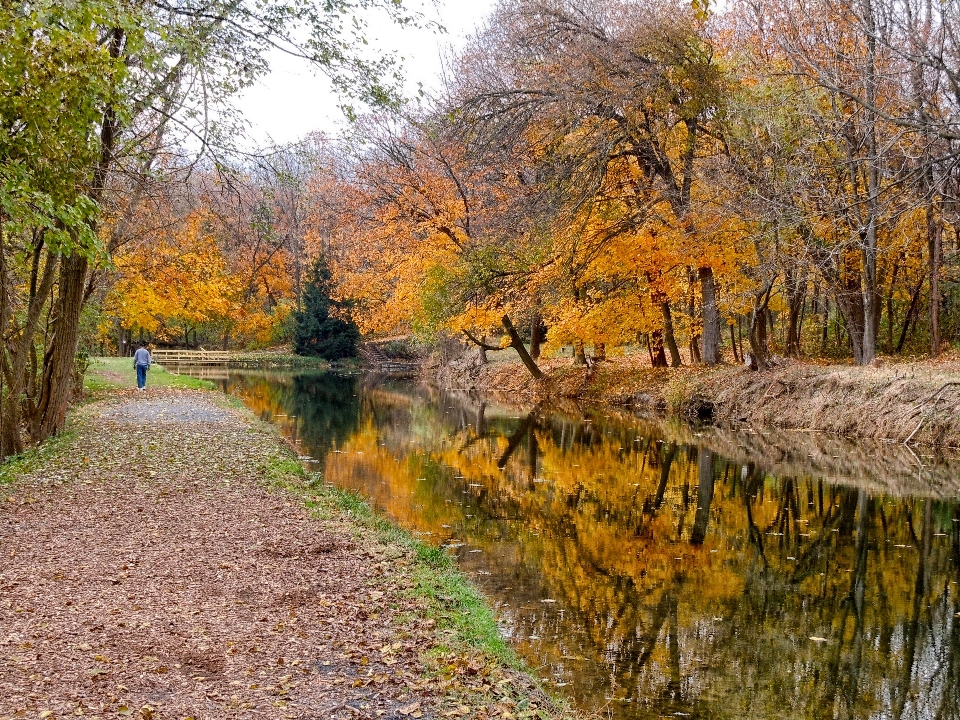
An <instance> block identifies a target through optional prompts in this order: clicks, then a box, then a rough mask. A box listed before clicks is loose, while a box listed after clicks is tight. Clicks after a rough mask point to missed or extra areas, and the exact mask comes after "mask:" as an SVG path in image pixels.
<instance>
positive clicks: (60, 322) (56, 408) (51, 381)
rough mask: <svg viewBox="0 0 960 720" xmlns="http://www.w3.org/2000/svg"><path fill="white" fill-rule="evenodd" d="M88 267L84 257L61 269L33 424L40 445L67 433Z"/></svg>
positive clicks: (69, 261) (75, 257)
mask: <svg viewBox="0 0 960 720" xmlns="http://www.w3.org/2000/svg"><path fill="white" fill-rule="evenodd" d="M87 266H88V263H87V259H86V258H85V257H83V256H82V255H81V254H80V253H74V254H73V255H70V256H69V257H67V258H64V260H63V262H62V263H61V265H60V282H59V286H60V288H59V290H60V292H59V296H58V297H57V309H56V313H55V316H56V319H55V320H54V323H53V336H52V339H51V345H50V349H49V351H48V352H47V357H45V358H44V360H45V362H44V372H43V384H42V385H41V388H40V404H39V406H38V407H37V409H36V411H35V413H34V417H33V418H32V422H31V425H32V428H33V439H34V441H36V442H42V441H43V440H46V439H47V438H49V437H50V436H51V435H56V434H57V433H59V432H60V431H61V430H63V426H64V422H65V420H66V417H67V408H68V407H69V405H70V399H71V397H72V396H73V391H74V381H75V379H76V377H75V376H76V359H77V344H78V342H79V339H80V313H81V311H82V310H83V297H84V286H85V284H86V278H87ZM48 358H49V359H48Z"/></svg>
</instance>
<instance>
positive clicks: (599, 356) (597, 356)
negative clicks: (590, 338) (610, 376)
mask: <svg viewBox="0 0 960 720" xmlns="http://www.w3.org/2000/svg"><path fill="white" fill-rule="evenodd" d="M593 359H594V360H596V361H597V362H603V361H604V360H606V359H607V346H606V344H605V343H594V345H593Z"/></svg>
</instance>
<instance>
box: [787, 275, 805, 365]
mask: <svg viewBox="0 0 960 720" xmlns="http://www.w3.org/2000/svg"><path fill="white" fill-rule="evenodd" d="M784 279H785V281H786V283H785V284H786V288H787V303H788V304H789V309H788V313H787V347H786V350H787V357H795V358H798V357H800V316H801V313H802V312H803V305H804V302H806V298H807V275H806V273H805V272H798V271H797V270H795V269H793V268H788V269H787V271H786V275H785V278H784Z"/></svg>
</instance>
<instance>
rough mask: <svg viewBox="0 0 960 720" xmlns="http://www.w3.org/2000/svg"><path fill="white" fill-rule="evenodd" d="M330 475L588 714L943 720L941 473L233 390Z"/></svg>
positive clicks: (591, 416) (954, 601)
mask: <svg viewBox="0 0 960 720" xmlns="http://www.w3.org/2000/svg"><path fill="white" fill-rule="evenodd" d="M221 383H222V385H223V387H224V389H226V390H227V391H229V392H232V393H234V394H236V395H237V396H239V397H240V398H242V399H243V401H244V402H245V403H246V404H247V405H249V406H250V407H251V408H253V409H254V410H255V411H256V412H257V413H259V414H260V416H261V417H262V418H264V419H265V420H269V421H271V422H274V423H276V424H278V425H279V426H280V427H281V428H282V429H283V431H284V432H285V433H286V434H287V435H288V436H289V437H290V438H292V439H293V440H294V441H295V442H296V443H297V445H298V447H299V448H300V450H301V453H302V454H303V455H307V456H310V457H311V458H312V460H311V461H310V462H311V465H312V466H313V469H315V470H317V471H320V472H322V473H323V475H324V477H325V478H326V480H327V481H329V482H332V483H335V484H337V485H339V486H342V487H346V488H351V489H353V490H357V491H359V492H360V493H362V494H363V495H365V496H366V497H367V498H369V499H370V501H371V502H372V503H373V504H374V505H375V506H377V507H378V508H380V509H381V510H382V511H383V512H385V513H386V514H387V515H389V516H390V517H392V518H394V519H395V520H396V521H398V522H399V523H401V524H402V525H404V526H406V527H407V528H409V529H411V530H412V531H414V532H416V533H418V534H419V535H420V536H421V537H423V538H424V539H425V540H428V541H429V542H432V543H436V544H439V545H443V546H445V547H447V548H449V552H450V553H451V554H454V555H456V557H457V558H458V560H459V563H460V566H461V567H462V568H463V569H464V570H465V571H466V572H467V573H469V575H470V576H471V577H472V578H473V580H474V582H475V583H476V584H477V585H478V586H479V587H480V588H481V589H482V590H483V592H484V593H485V594H486V595H487V596H488V598H489V599H490V600H491V602H492V603H493V604H494V605H495V606H496V608H497V610H498V613H499V617H500V621H501V624H502V628H503V631H504V632H505V634H506V635H507V636H509V637H510V638H511V639H512V640H513V642H514V643H515V646H516V648H517V649H518V651H519V652H520V653H521V654H522V655H523V657H524V658H525V659H526V660H527V662H528V663H529V664H530V665H531V666H532V667H534V668H536V670H537V672H538V673H539V674H540V675H541V676H542V677H544V678H545V679H546V680H547V681H548V682H549V683H552V684H553V685H555V686H556V687H558V688H560V689H561V690H560V692H564V693H567V694H569V695H570V696H571V697H572V698H574V700H575V701H576V703H577V704H579V705H580V706H581V707H583V708H584V709H587V710H592V711H596V710H601V711H602V714H601V716H602V717H611V718H617V719H620V720H627V719H633V718H661V717H674V718H676V717H681V718H683V717H690V718H800V717H816V718H933V719H940V718H960V586H958V584H957V583H958V580H960V462H958V460H957V459H956V458H955V457H929V456H921V457H917V456H915V455H914V454H913V453H912V452H910V451H909V450H908V449H906V448H903V447H902V446H881V445H875V446H864V445H851V444H848V443H844V442H843V441H841V440H837V439H829V438H819V437H816V436H811V435H809V434H804V433H792V434H790V433H780V434H776V433H760V432H752V431H750V430H749V429H744V430H742V431H739V432H731V431H720V430H713V429H706V428H705V429H702V430H697V429H694V428H690V427H687V426H684V425H681V424H669V423H666V424H665V423H660V422H651V421H644V420H641V419H638V418H636V417H632V416H629V415H626V414H624V415H618V414H616V413H614V412H611V411H609V410H606V411H604V410H584V409H572V410H571V411H570V412H550V413H543V412H533V413H531V412H520V411H517V410H516V409H510V408H505V407H501V406H497V405H496V404H494V403H484V402H482V401H480V400H478V399H475V398H470V397H467V396H465V395H459V394H451V393H445V392H443V391H440V390H438V389H436V388H431V387H429V386H426V385H423V384H417V383H414V382H412V381H405V380H401V379H396V378H387V377H376V376H341V375H335V374H322V375H290V374H287V375H283V374H273V375H268V374H231V375H230V377H229V379H223V380H221Z"/></svg>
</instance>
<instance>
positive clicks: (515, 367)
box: [448, 356, 960, 447]
mask: <svg viewBox="0 0 960 720" xmlns="http://www.w3.org/2000/svg"><path fill="white" fill-rule="evenodd" d="M541 368H542V369H543V370H544V372H545V373H546V378H544V379H543V380H541V381H535V380H533V379H532V378H531V377H530V375H529V374H528V373H527V372H526V370H525V369H524V367H523V365H522V364H520V363H519V362H511V363H497V364H491V365H487V366H484V367H482V368H474V369H472V370H471V372H470V373H469V376H468V377H465V378H463V380H464V382H463V383H461V384H460V386H461V387H464V388H466V389H476V390H478V391H482V392H488V393H492V394H494V395H499V396H502V397H503V398H505V399H507V400H509V401H512V402H520V403H543V402H548V403H549V402H551V401H554V400H557V399H560V398H569V399H576V400H581V401H586V402H600V403H608V404H614V405H621V406H626V407H631V408H634V409H639V410H648V411H658V412H679V413H681V414H683V413H689V412H690V410H691V408H693V407H695V406H697V405H702V404H704V403H711V404H712V405H713V409H714V418H715V419H716V420H717V421H718V422H719V423H721V424H730V423H737V422H745V423H749V424H750V425H753V426H760V427H774V428H784V429H799V430H813V431H820V432H826V433H832V434H835V435H841V436H844V437H850V438H874V439H885V440H892V441H897V442H902V441H904V440H905V439H907V438H908V437H909V436H910V434H911V433H912V432H913V431H914V430H915V429H916V427H917V425H918V424H920V421H921V419H923V423H922V425H921V427H920V430H919V431H918V432H917V433H916V434H915V435H914V437H913V441H914V442H916V443H917V444H919V445H932V446H949V447H960V359H958V358H957V357H948V358H946V359H943V360H938V361H914V362H900V363H880V364H879V366H878V367H854V366H851V365H818V364H814V363H806V362H794V361H786V362H784V363H782V364H781V365H779V366H778V367H776V368H774V369H772V370H768V371H765V372H751V371H750V370H748V369H746V368H743V367H739V366H735V365H723V366H720V367H715V368H705V367H682V368H677V369H672V368H651V367H650V366H649V364H648V363H647V361H646V359H645V358H643V357H641V356H629V357H621V358H613V359H611V360H609V361H606V362H603V363H599V364H597V365H596V366H595V367H594V368H593V369H592V370H588V369H587V368H583V367H575V366H573V365H572V364H571V362H570V360H568V359H550V360H545V361H544V362H542V363H541ZM448 380H449V376H448ZM954 382H955V383H958V384H957V385H955V386H949V387H946V388H945V389H944V390H943V392H942V393H941V396H940V398H939V399H938V400H937V401H936V402H933V401H931V397H932V396H933V395H934V394H935V393H936V392H937V391H938V390H939V389H940V388H942V387H943V386H944V385H946V384H947V383H954Z"/></svg>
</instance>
